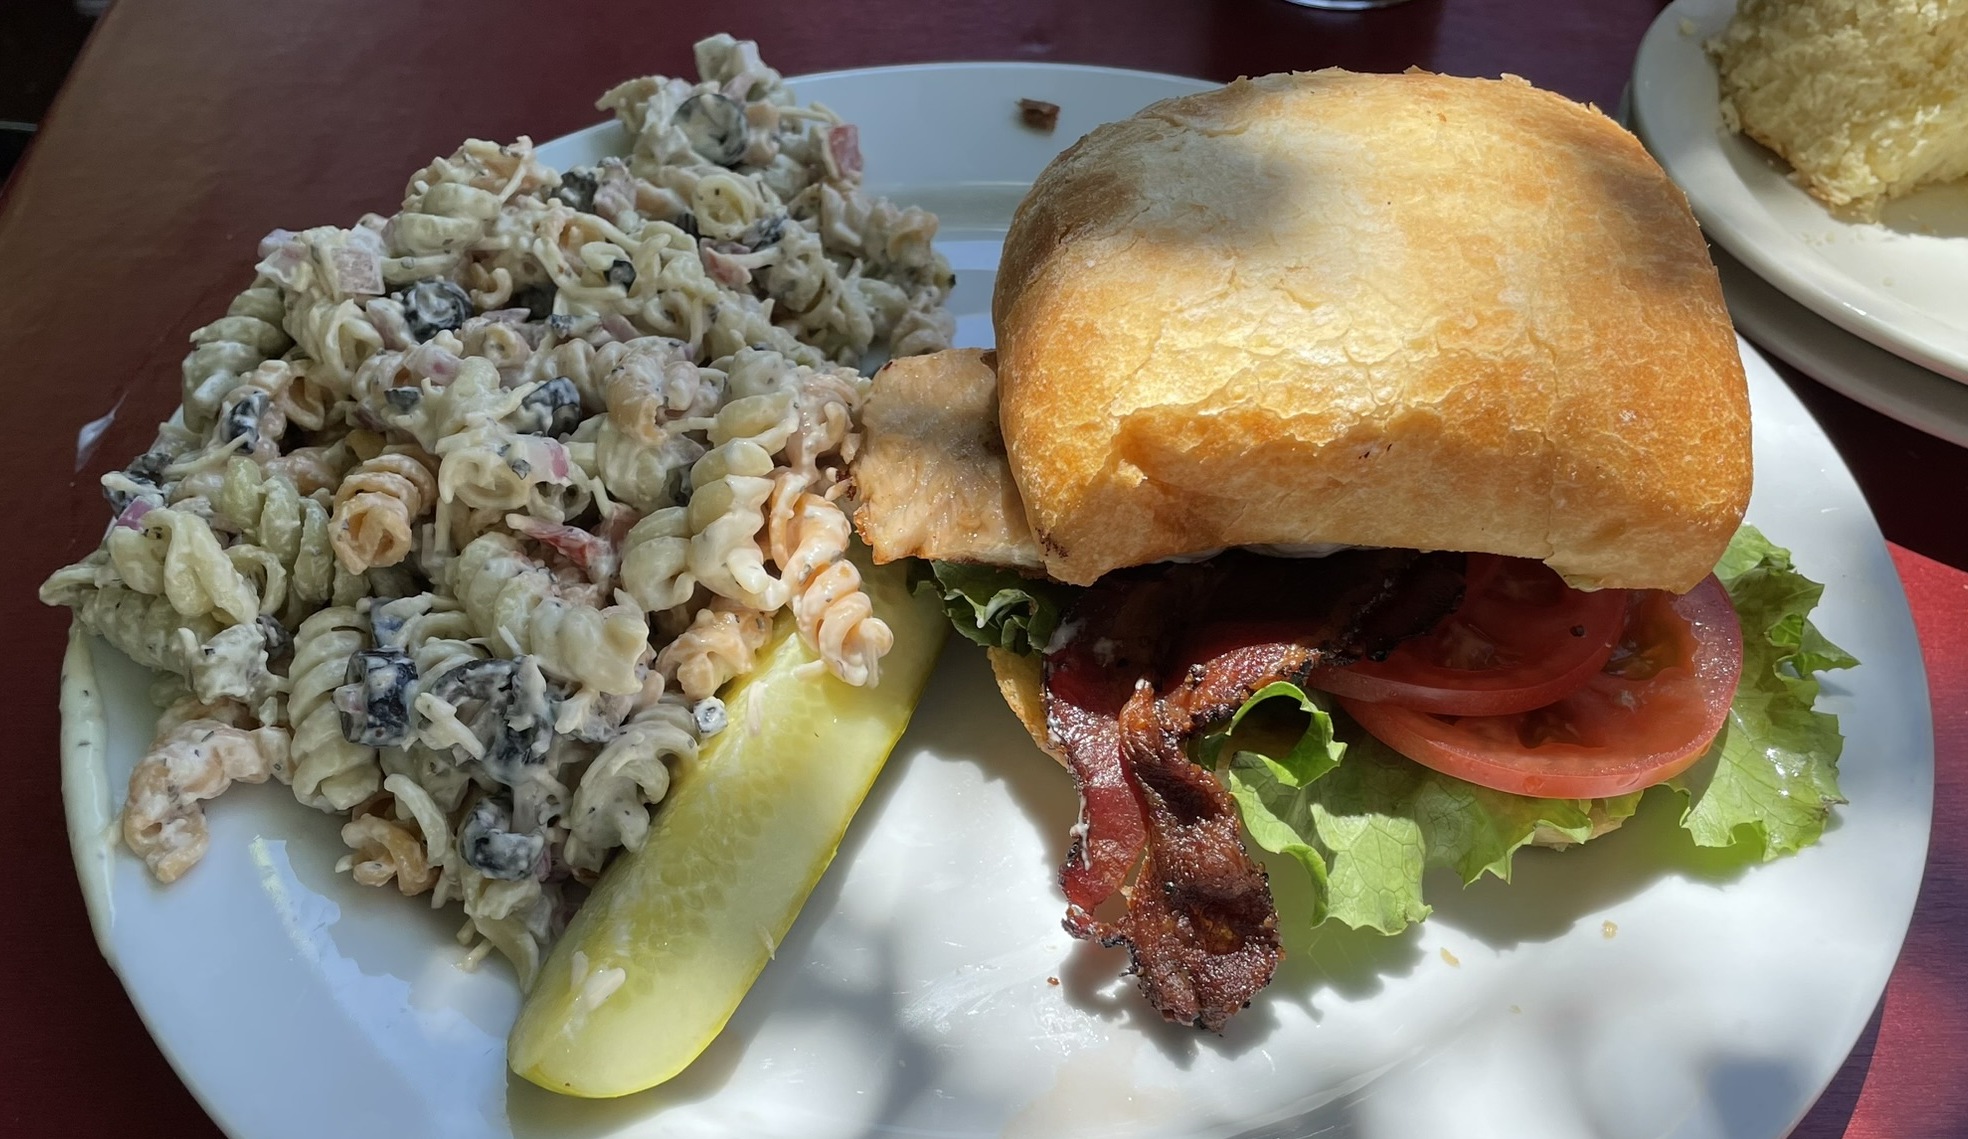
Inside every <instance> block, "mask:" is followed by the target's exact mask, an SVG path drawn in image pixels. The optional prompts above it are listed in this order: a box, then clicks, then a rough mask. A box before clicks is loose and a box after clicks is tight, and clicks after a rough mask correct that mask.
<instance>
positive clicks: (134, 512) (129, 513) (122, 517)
mask: <svg viewBox="0 0 1968 1139" xmlns="http://www.w3.org/2000/svg"><path fill="white" fill-rule="evenodd" d="M155 509H157V507H156V505H155V504H154V503H152V502H150V501H149V500H148V499H143V498H133V499H131V500H130V505H128V506H126V507H124V508H123V513H121V514H118V515H117V516H116V523H115V525H117V526H120V527H122V528H123V529H125V530H141V529H143V518H144V515H146V514H149V513H150V512H151V511H152V510H155Z"/></svg>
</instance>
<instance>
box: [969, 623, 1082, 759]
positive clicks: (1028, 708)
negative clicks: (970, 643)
mask: <svg viewBox="0 0 1968 1139" xmlns="http://www.w3.org/2000/svg"><path fill="white" fill-rule="evenodd" d="M984 654H985V656H987V657H989V658H990V661H991V675H992V676H994V677H996V678H997V681H998V695H1000V696H1002V697H1004V702H1005V703H1006V704H1009V705H1011V710H1012V712H1013V713H1015V714H1016V715H1017V716H1018V722H1019V723H1021V724H1023V725H1025V730H1026V731H1028V732H1030V733H1032V742H1033V743H1035V744H1037V745H1038V746H1039V750H1040V751H1042V752H1045V753H1046V754H1047V755H1049V756H1051V757H1052V758H1053V759H1055V760H1058V761H1059V764H1060V765H1061V766H1062V767H1063V766H1065V764H1066V756H1065V754H1064V753H1063V752H1061V751H1060V750H1059V749H1058V748H1056V747H1054V746H1053V744H1052V737H1051V733H1050V732H1049V731H1048V730H1047V728H1046V714H1045V678H1044V675H1043V674H1042V673H1041V672H1040V670H1039V658H1038V657H1036V656H1020V655H1018V654H1017V653H1014V652H1007V651H1006V650H1004V649H985V650H984Z"/></svg>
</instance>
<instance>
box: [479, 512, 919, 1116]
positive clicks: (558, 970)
mask: <svg viewBox="0 0 1968 1139" xmlns="http://www.w3.org/2000/svg"><path fill="white" fill-rule="evenodd" d="M855 553H856V555H857V557H856V561H857V562H859V563H860V564H861V569H862V572H863V574H864V588H866V590H867V591H868V595H869V597H870V598H871V599H872V600H873V602H874V606H875V612H876V614H877V615H878V616H880V617H881V618H882V619H883V620H885V621H887V622H888V624H889V626H890V627H891V628H892V629H893V630H894V633H895V647H894V649H893V650H892V651H891V652H890V653H889V654H888V656H886V657H885V658H883V660H882V662H881V680H880V683H879V684H877V685H875V686H874V687H872V688H856V687H853V686H851V685H848V684H844V683H842V682H841V681H839V680H837V679H835V678H834V677H833V676H831V675H829V674H828V673H826V672H825V671H824V670H823V669H822V668H820V666H819V665H817V664H815V663H814V656H813V654H812V653H811V652H809V651H808V650H807V649H806V647H805V646H803V645H802V644H800V641H799V638H798V637H797V636H796V635H793V632H792V625H791V622H790V621H788V620H786V619H785V618H783V617H782V618H781V621H780V624H779V626H778V627H777V628H775V630H774V634H773V641H772V642H771V643H770V644H769V645H768V646H767V648H766V649H765V650H764V651H763V652H762V653H761V654H760V656H759V662H758V666H757V667H756V668H755V669H754V670H753V671H752V672H751V673H750V674H749V675H748V676H746V677H744V678H742V679H740V680H738V681H736V682H734V683H733V685H732V686H731V688H730V689H729V690H727V691H726V693H725V695H724V700H725V705H726V709H727V711H728V713H729V715H730V726H728V727H727V728H725V730H724V731H722V732H720V733H718V734H717V735H715V736H713V737H711V739H710V740H709V741H707V742H706V744H705V745H704V747H703V749H702V751H701V752H700V753H699V755H698V757H697V758H696V760H695V761H693V762H691V763H688V764H682V765H679V766H678V767H677V768H676V769H674V770H673V772H672V781H671V784H670V792H669V794H668V796H667V797H665V799H664V800H663V802H662V804H661V805H660V807H659V808H658V810H657V812H656V816H655V821H654V823H653V825H652V826H651V828H650V832H649V837H648V839H647V841H645V842H644V844H643V846H642V849H641V850H637V851H633V852H624V853H623V854H622V855H621V856H620V857H618V858H617V859H616V860H615V863H614V865H612V866H611V867H610V868H609V870H608V872H607V873H606V874H605V875H603V877H602V880H601V882H600V883H599V884H598V885H597V886H596V887H595V890H594V893H593V894H592V895H590V896H589V898H588V900H587V903H586V904H585V905H584V906H582V907H581V910H580V912H578V913H577V914H575V916H574V919H573V921H572V922H570V923H569V925H568V927H567V931H566V933H565V934H563V935H562V937H561V939H560V941H559V942H558V943H557V944H555V946H554V948H553V951H552V952H551V953H550V954H549V955H548V957H547V960H546V963H545V965H543V966H542V968H541V970H540V976H539V979H538V981H537V982H536V983H535V984H534V987H533V991H532V992H531V993H530V994H528V995H527V998H526V1001H525V1003H524V1005H523V1006H522V1007H521V1009H520V1014H519V1020H518V1021H517V1022H516V1023H515V1024H514V1025H513V1031H512V1036H511V1038H510V1039H509V1041H508V1044H507V1062H508V1063H509V1064H510V1065H511V1066H512V1070H513V1071H514V1072H517V1073H518V1074H519V1075H520V1076H522V1077H524V1078H525V1079H528V1080H530V1081H532V1082H533V1083H536V1084H538V1085H540V1086H541V1087H543V1088H547V1089H548V1090H550V1091H555V1092H561V1093H563V1094H567V1095H576V1096H589V1097H605V1096H619V1095H627V1094H629V1093H631V1092H636V1091H641V1090H642V1089H644V1088H648V1087H653V1086H655V1085H657V1084H660V1083H662V1082H663V1081H665V1080H667V1079H669V1078H670V1077H672V1076H674V1075H676V1074H677V1073H678V1072H681V1071H682V1070H683V1069H684V1068H685V1067H686V1066H688V1065H689V1064H690V1062H691V1061H692V1060H694V1059H696V1058H697V1055H698V1054H699V1053H700V1052H702V1051H703V1050H704V1048H705V1047H706V1046H707V1045H709V1044H710V1042H711V1041H712V1040H713V1039H714V1038H715V1037H716V1036H717V1034H718V1032H719V1031H720V1030H721V1029H723V1027H724V1025H725V1022H726V1021H728V1020H730V1019H731V1014H732V1013H733V1012H734V1011H736V1010H737V1008H738V1002H739V1001H740V1000H742V999H743V998H744V996H745V992H746V990H747V989H750V988H751V986H752V982H753V981H754V980H755V979H756V978H757V977H758V975H759V973H760V971H761V970H763V969H764V968H765V965H766V962H767V960H768V959H769V958H770V957H771V956H772V953H773V950H774V949H775V947H776V946H777V945H778V944H779V942H780V941H781V940H783V939H784V937H785V935H786V931H787V930H788V929H789V928H791V926H792V924H793V918H794V917H795V916H797V915H798V913H799V910H800V906H801V905H802V904H804V903H805V901H806V898H807V895H808V894H809V893H811V892H812V890H813V887H814V885H815V884H816V883H818V882H819V880H820V876H821V874H822V873H824V872H825V871H826V869H827V865H828V863H830V862H832V861H833V858H834V852H835V851H836V850H837V849H839V847H840V842H841V838H842V836H843V835H844V834H845V833H846V831H847V824H848V822H849V820H851V819H852V818H853V817H854V812H855V809H856V808H858V807H859V806H860V805H861V800H862V799H863V798H864V797H865V796H866V795H867V793H868V788H869V787H870V786H872V785H873V783H874V781H875V776H876V775H878V774H880V772H881V768H882V764H883V763H884V762H885V761H886V760H887V758H888V753H889V752H890V750H892V749H893V748H894V747H895V743H896V741H897V740H898V739H900V738H901V736H902V731H903V729H904V728H905V727H907V726H908V723H909V716H910V713H911V712H913V711H914V709H915V705H916V701H917V700H918V699H920V698H921V696H922V690H923V685H924V684H925V683H926V682H927V681H928V679H929V672H930V669H931V667H932V666H933V665H934V664H935V663H936V657H937V653H938V650H939V649H940V648H941V647H942V644H943V639H944V637H945V635H946V634H947V633H948V632H949V622H948V619H947V618H945V617H944V616H943V611H942V608H941V606H940V605H938V604H937V602H936V601H935V600H934V599H933V598H929V597H913V596H911V595H910V594H909V591H908V586H907V583H906V581H905V580H904V578H905V573H904V570H903V568H902V567H901V566H900V565H889V566H881V567H870V566H869V565H868V564H867V563H866V561H865V551H863V550H860V549H858V548H857V550H856V551H855ZM618 971H619V972H618ZM577 974H578V975H577Z"/></svg>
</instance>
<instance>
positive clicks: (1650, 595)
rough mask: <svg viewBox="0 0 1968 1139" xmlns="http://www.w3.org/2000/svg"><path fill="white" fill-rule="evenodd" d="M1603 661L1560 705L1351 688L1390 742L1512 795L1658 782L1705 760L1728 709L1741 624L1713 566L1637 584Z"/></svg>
mask: <svg viewBox="0 0 1968 1139" xmlns="http://www.w3.org/2000/svg"><path fill="white" fill-rule="evenodd" d="M1630 596H1632V598H1633V603H1632V606H1631V608H1630V610H1629V611H1628V613H1627V616H1626V621H1625V627H1624V628H1623V629H1622V630H1621V632H1620V637H1619V644H1618V645H1617V647H1616V648H1615V650H1614V652H1613V654H1612V656H1611V657H1610V658H1609V659H1608V660H1607V661H1606V664H1605V666H1604V668H1603V669H1601V670H1600V671H1599V672H1597V673H1595V674H1594V675H1593V676H1592V677H1591V678H1590V679H1589V680H1587V681H1586V682H1585V684H1584V685H1582V686H1580V687H1579V688H1578V689H1576V690H1574V691H1573V692H1571V693H1570V694H1568V695H1566V696H1563V697H1561V698H1560V699H1558V700H1557V701H1555V702H1554V703H1551V704H1549V705H1546V706H1545V707H1542V708H1538V709H1535V710H1533V711H1530V712H1519V713H1515V714H1511V715H1500V716H1437V715H1431V714H1429V713H1427V712H1419V711H1415V710H1413V709H1410V708H1403V707H1400V706H1398V705H1394V704H1374V703H1368V702H1366V701H1361V700H1353V699H1347V698H1344V697H1342V698H1341V700H1340V705H1341V706H1342V707H1344V708H1345V709H1346V711H1347V712H1348V713H1349V714H1351V715H1352V717H1353V718H1354V719H1355V720H1358V721H1359V722H1360V726H1361V727H1363V728H1365V729H1366V730H1367V731H1369V732H1372V733H1373V734H1374V736H1375V737H1377V738H1378V739H1379V740H1380V741H1381V742H1382V743H1385V744H1387V745H1388V746H1389V747H1391V748H1393V749H1394V750H1395V751H1398V752H1400V753H1401V754H1402V755H1405V756H1407V757H1408V758H1409V759H1412V760H1414V761H1415V762H1416V763H1419V764H1421V765H1423V766H1425V767H1432V768H1434V769H1435V770H1437V771H1440V772H1442V773H1443V774H1445V775H1453V776H1455V777H1456V778H1458V779H1466V780H1468V781H1469V782H1471V783H1477V784H1480V785H1482V786H1484V787H1490V788H1494V789H1495V790H1498V791H1506V792H1509V793H1511V794H1514V795H1532V796H1538V797H1544V798H1556V799H1597V798H1601V797H1603V796H1607V795H1624V794H1626V793H1627V792H1629V791H1638V790H1640V789H1641V788H1643V787H1651V786H1653V785H1654V784H1656V783H1659V782H1661V781H1663V780H1665V779H1669V778H1671V777H1673V776H1675V775H1679V774H1680V773H1681V772H1683V771H1685V770H1687V768H1688V767H1689V765H1691V764H1693V763H1694V762H1695V760H1696V759H1698V758H1700V757H1701V755H1702V753H1703V751H1705V750H1706V749H1707V747H1708V745H1709V743H1710V741H1712V740H1714V738H1715V735H1716V733H1717V732H1719V731H1721V730H1722V723H1723V721H1724V720H1725V719H1726V718H1727V716H1728V714H1729V702H1730V701H1731V700H1732V699H1734V698H1735V694H1736V681H1737V678H1738V677H1739V676H1740V675H1741V673H1742V628H1741V625H1740V624H1739V623H1738V622H1737V620H1736V611H1735V608H1734V606H1732V605H1731V604H1730V603H1729V595H1728V593H1727V592H1726V591H1725V590H1724V589H1723V588H1722V583H1721V582H1719V581H1717V580H1715V578H1714V576H1713V575H1711V576H1710V577H1709V578H1708V579H1707V580H1706V581H1703V582H1702V583H1701V584H1700V585H1698V586H1696V587H1695V588H1694V589H1692V590H1690V591H1689V592H1687V593H1685V594H1682V595H1680V596H1678V597H1677V596H1675V595H1674V594H1671V593H1661V592H1658V591H1654V590H1647V591H1635V592H1633V593H1632V594H1631V595H1630Z"/></svg>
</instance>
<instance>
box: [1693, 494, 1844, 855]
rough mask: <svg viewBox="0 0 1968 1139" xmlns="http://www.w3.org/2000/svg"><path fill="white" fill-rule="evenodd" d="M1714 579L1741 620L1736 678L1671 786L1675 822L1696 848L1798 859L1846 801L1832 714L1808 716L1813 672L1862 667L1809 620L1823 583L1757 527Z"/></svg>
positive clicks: (1735, 545)
mask: <svg viewBox="0 0 1968 1139" xmlns="http://www.w3.org/2000/svg"><path fill="white" fill-rule="evenodd" d="M1715 576H1716V577H1718V578H1720V579H1721V581H1722V584H1723V586H1724V587H1725V588H1727V589H1728V591H1729V597H1730V599H1731V600H1733V601H1734V602H1735V604H1736V616H1737V617H1738V618H1739V619H1740V620H1741V621H1742V631H1743V670H1742V681H1741V683H1740V685H1739V686H1738V687H1737V689H1736V699H1735V703H1734V704H1732V705H1731V706H1730V708H1729V719H1728V721H1727V722H1726V723H1724V724H1723V726H1722V733H1721V734H1720V735H1719V736H1717V737H1716V739H1715V745H1714V746H1713V747H1711V748H1710V749H1709V752H1708V754H1707V755H1706V756H1703V757H1702V759H1701V761H1700V762H1699V763H1697V764H1696V765H1695V766H1694V767H1692V768H1690V769H1689V770H1688V771H1687V773H1686V774H1683V775H1681V776H1679V777H1678V778H1676V779H1674V780H1671V781H1670V783H1669V786H1672V787H1676V788H1678V789H1680V790H1682V791H1686V792H1687V793H1688V808H1687V810H1686V811H1684V812H1683V813H1682V816H1681V825H1682V826H1683V827H1684V828H1686V829H1687V831H1688V833H1689V834H1691V835H1693V836H1694V840H1695V843H1696V844H1697V845H1699V846H1733V845H1735V844H1736V843H1737V842H1744V841H1748V842H1760V843H1761V844H1762V847H1763V857H1764V858H1765V859H1770V858H1775V857H1777V856H1778V855H1782V854H1791V853H1795V852H1796V851H1799V850H1802V849H1803V848H1804V847H1807V846H1809V845H1811V844H1812V843H1814V842H1816V841H1817V840H1818V836H1820V835H1822V834H1823V833H1824V828H1825V819H1826V817H1827V816H1828V815H1829V814H1830V813H1831V806H1832V804H1834V803H1843V802H1844V801H1845V799H1844V797H1843V796H1842V795H1840V794H1839V791H1838V756H1839V753H1840V752H1841V751H1843V750H1844V746H1845V740H1844V737H1843V736H1841V735H1839V733H1838V717H1836V716H1832V715H1829V714H1827V713H1824V712H1818V711H1814V710H1812V707H1811V705H1812V702H1813V701H1815V700H1816V699H1817V698H1818V682H1817V679H1816V678H1815V676H1814V675H1813V674H1815V673H1819V672H1824V671H1827V670H1829V669H1835V668H1851V667H1853V666H1854V665H1856V664H1858V663H1859V662H1858V661H1857V660H1855V659H1854V658H1853V657H1852V655H1851V654H1850V653H1848V652H1846V651H1845V650H1843V649H1841V648H1839V647H1838V646H1837V645H1834V644H1832V643H1831V642H1830V641H1828V640H1826V639H1825V637H1824V634H1823V633H1820V632H1818V630H1817V627H1816V626H1815V625H1813V624H1811V622H1810V620H1809V619H1808V617H1807V615H1808V614H1809V613H1810V612H1811V610H1812V609H1813V608H1814V607H1816V605H1817V603H1818V597H1819V595H1820V594H1822V593H1823V592H1824V587H1823V586H1821V585H1819V584H1818V583H1817V582H1814V581H1812V580H1810V579H1809V578H1807V577H1805V576H1804V575H1803V574H1800V573H1798V572H1797V570H1796V569H1795V568H1794V567H1793V566H1792V565H1791V561H1790V551H1788V550H1785V549H1782V548H1780V547H1778V546H1775V545H1772V544H1771V543H1770V540H1769V539H1768V538H1765V537H1764V536H1763V535H1762V533H1761V532H1759V531H1758V530H1757V529H1756V528H1755V527H1754V526H1744V527H1743V528H1742V529H1741V530H1739V531H1737V533H1736V537H1735V540H1734V541H1732V542H1730V543H1729V551H1728V553H1726V554H1725V555H1723V558H1722V561H1721V563H1720V564H1718V565H1717V566H1716V567H1715Z"/></svg>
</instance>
